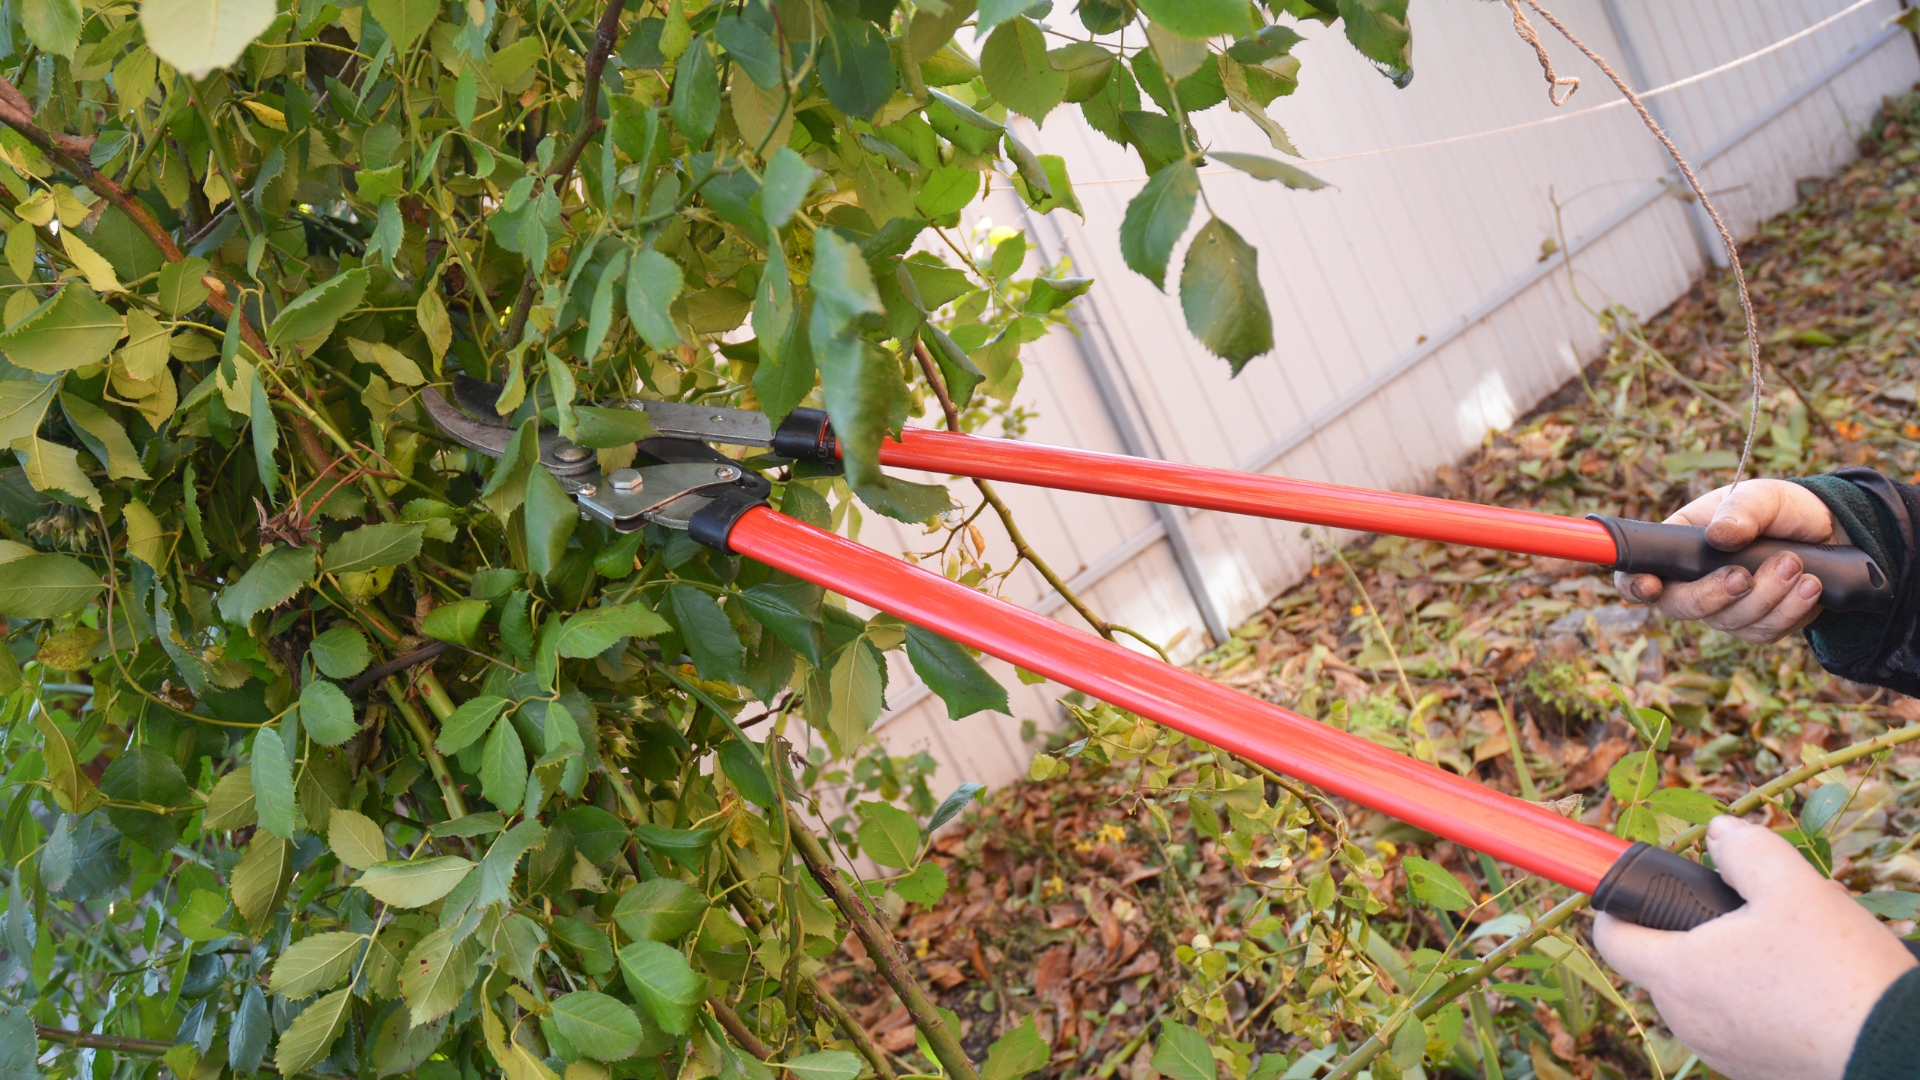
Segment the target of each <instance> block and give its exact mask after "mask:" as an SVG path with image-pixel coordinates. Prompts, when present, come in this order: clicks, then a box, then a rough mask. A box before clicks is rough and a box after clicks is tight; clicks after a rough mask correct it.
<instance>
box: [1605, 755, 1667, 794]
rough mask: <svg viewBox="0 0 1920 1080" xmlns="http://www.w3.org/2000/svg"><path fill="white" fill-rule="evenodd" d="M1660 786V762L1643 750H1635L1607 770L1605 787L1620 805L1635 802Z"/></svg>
mask: <svg viewBox="0 0 1920 1080" xmlns="http://www.w3.org/2000/svg"><path fill="white" fill-rule="evenodd" d="M1659 786H1660V762H1659V760H1658V759H1657V758H1655V757H1654V756H1653V755H1651V754H1649V753H1648V752H1647V751H1645V750H1637V751H1635V752H1633V753H1631V754H1628V755H1627V756H1626V757H1623V758H1621V759H1620V760H1619V761H1617V762H1614V765H1613V768H1611V769H1608V770H1607V788H1608V790H1610V791H1612V792H1613V797H1614V798H1615V799H1617V800H1619V802H1620V804H1621V805H1622V806H1626V805H1629V804H1632V803H1637V802H1640V801H1642V800H1644V799H1645V798H1646V797H1647V796H1649V795H1651V794H1653V792H1654V789H1655V788H1657V787H1659Z"/></svg>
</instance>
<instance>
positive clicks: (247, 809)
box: [201, 765, 259, 829]
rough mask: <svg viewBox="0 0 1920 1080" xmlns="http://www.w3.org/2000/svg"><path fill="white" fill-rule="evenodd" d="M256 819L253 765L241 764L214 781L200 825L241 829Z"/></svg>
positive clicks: (257, 819) (208, 827)
mask: <svg viewBox="0 0 1920 1080" xmlns="http://www.w3.org/2000/svg"><path fill="white" fill-rule="evenodd" d="M258 822H259V818H258V817H257V816H256V815H255V814H254V811H253V766H251V765H242V766H240V767H239V768H237V769H235V770H233V771H232V772H230V773H228V774H227V775H225V776H223V777H221V778H220V780H219V782H217V783H215V784H214V785H213V794H211V795H209V796H207V812H206V815H205V817H204V818H202V820H201V828H203V829H244V828H246V827H247V826H249V825H254V824H257V823H258Z"/></svg>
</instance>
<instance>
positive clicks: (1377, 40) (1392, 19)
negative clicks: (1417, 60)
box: [1157, 0, 1413, 89]
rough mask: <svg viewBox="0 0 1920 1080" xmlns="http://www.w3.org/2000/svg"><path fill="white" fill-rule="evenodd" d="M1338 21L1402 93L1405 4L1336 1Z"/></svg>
mask: <svg viewBox="0 0 1920 1080" xmlns="http://www.w3.org/2000/svg"><path fill="white" fill-rule="evenodd" d="M1157 2H1165V0H1157ZM1340 20H1341V22H1343V23H1344V24H1345V25H1346V28H1347V40H1348V41H1350V42H1352V43H1353V47H1354V48H1356V49H1358V50H1360V55H1362V56H1364V57H1366V58H1367V59H1369V60H1371V61H1373V62H1374V63H1376V64H1378V65H1380V73H1381V74H1383V75H1385V76H1386V77H1387V78H1389V79H1391V80H1393V85H1395V86H1397V87H1400V88H1401V89H1405V88H1406V86H1407V84H1408V83H1410V82H1412V81H1413V33H1412V31H1411V30H1410V29H1409V28H1408V26H1407V0H1340Z"/></svg>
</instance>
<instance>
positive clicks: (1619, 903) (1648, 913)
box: [1593, 842, 1746, 930]
mask: <svg viewBox="0 0 1920 1080" xmlns="http://www.w3.org/2000/svg"><path fill="white" fill-rule="evenodd" d="M1745 903H1746V901H1745V900H1744V899H1742V898H1741V896H1740V894H1739V893H1737V892H1734V891H1733V888H1732V886H1730V885H1728V884H1727V883H1726V882H1725V881H1723V880H1721V878H1720V875H1719V874H1717V873H1715V872H1714V871H1712V870H1710V869H1708V868H1707V867H1704V866H1701V865H1700V864H1699V863H1697V862H1692V861H1690V860H1688V859H1684V858H1681V857H1680V856H1678V855H1675V854H1674V853H1673V852H1671V851H1668V850H1666V849H1665V848H1657V847H1652V846H1650V845H1648V844H1645V843H1639V842H1636V843H1635V844H1634V845H1633V846H1632V847H1630V848H1628V849H1627V852H1626V854H1624V855H1622V856H1620V859H1619V861H1618V862H1616V863H1614V864H1613V868H1612V869H1611V870H1608V871H1607V876H1606V877H1604V878H1601V879H1600V885H1599V887H1597V888H1595V889H1594V890H1593V906H1594V909H1595V910H1597V911H1604V912H1606V913H1607V914H1609V915H1612V916H1615V917H1617V918H1621V919H1625V920H1626V921H1628V922H1630V923H1638V924H1640V925H1641V926H1647V927H1652V928H1653V929H1655V930H1691V929H1693V928H1694V927H1696V926H1699V925H1700V924H1701V923H1703V922H1706V921H1707V920H1709V919H1714V918H1718V917H1719V916H1721V915H1725V914H1726V913H1727V912H1729V911H1732V910H1734V909H1735V908H1738V907H1740V906H1741V905H1743V904H1745Z"/></svg>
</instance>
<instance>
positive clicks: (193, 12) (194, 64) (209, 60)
mask: <svg viewBox="0 0 1920 1080" xmlns="http://www.w3.org/2000/svg"><path fill="white" fill-rule="evenodd" d="M274 9H275V4H274V2H273V0H141V2H140V27H141V29H142V30H143V31H145V33H146V38H147V47H148V48H150V49H152V50H153V54H154V55H155V56H157V57H159V58H160V59H162V60H165V61H166V62H167V63H169V64H171V65H173V66H174V67H176V68H178V69H179V70H180V73H181V74H182V75H185V76H187V77H188V78H192V79H204V78H206V77H207V75H208V74H209V73H210V72H212V71H213V70H214V69H215V68H224V67H228V66H230V65H231V64H232V63H233V62H234V61H235V60H238V59H239V58H240V54H241V53H242V52H244V51H246V48H247V46H248V45H250V44H252V43H253V39H255V38H257V37H259V36H260V35H261V34H263V33H265V32H266V30H267V27H269V26H271V25H272V24H273V19H274V15H275V10H274ZM289 1075H291V1074H289Z"/></svg>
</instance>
